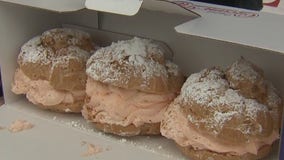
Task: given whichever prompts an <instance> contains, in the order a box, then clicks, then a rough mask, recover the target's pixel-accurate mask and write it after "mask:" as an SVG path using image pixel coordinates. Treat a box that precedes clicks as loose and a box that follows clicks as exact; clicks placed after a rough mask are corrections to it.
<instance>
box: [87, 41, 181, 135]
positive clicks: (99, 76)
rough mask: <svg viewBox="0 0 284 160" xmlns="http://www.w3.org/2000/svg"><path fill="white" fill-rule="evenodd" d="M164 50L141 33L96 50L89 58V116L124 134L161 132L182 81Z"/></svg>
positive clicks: (99, 125)
mask: <svg viewBox="0 0 284 160" xmlns="http://www.w3.org/2000/svg"><path fill="white" fill-rule="evenodd" d="M164 54H165V50H164V49H163V47H161V46H160V45H158V44H156V43H154V42H153V41H151V40H148V39H141V38H136V37H135V38H133V39H131V40H126V41H118V42H117V43H112V44H111V45H110V46H108V47H104V48H101V49H99V50H97V51H96V52H95V54H93V56H91V58H90V59H89V60H88V62H87V70H86V72H87V75H88V80H87V87H86V93H87V98H86V102H85V105H84V107H83V111H82V113H83V116H84V117H85V119H87V120H88V121H90V122H93V123H94V124H95V126H96V128H97V129H100V130H102V131H104V132H107V133H113V134H117V135H121V136H134V135H154V134H160V122H161V119H162V116H163V114H164V111H165V109H166V108H167V106H168V104H169V103H170V102H171V101H172V100H173V99H174V98H175V97H176V95H177V93H178V92H179V91H180V88H181V86H182V83H183V76H182V74H181V72H180V70H179V68H178V66H177V65H175V64H173V63H172V62H170V61H168V60H166V59H165V55H164Z"/></svg>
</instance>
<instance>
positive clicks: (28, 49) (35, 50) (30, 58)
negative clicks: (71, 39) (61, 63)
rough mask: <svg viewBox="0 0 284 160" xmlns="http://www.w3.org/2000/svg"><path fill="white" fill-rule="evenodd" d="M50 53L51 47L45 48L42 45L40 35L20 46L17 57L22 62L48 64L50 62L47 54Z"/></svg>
mask: <svg viewBox="0 0 284 160" xmlns="http://www.w3.org/2000/svg"><path fill="white" fill-rule="evenodd" d="M52 53H53V51H52V49H51V48H45V47H43V46H42V44H41V40H40V36H37V37H34V38H33V39H31V40H29V41H28V42H27V43H25V44H24V45H23V46H22V48H21V52H20V54H19V59H21V60H22V61H23V63H26V62H30V63H43V64H48V63H50V61H49V60H48V55H49V54H52Z"/></svg>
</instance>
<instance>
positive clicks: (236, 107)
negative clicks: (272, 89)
mask: <svg viewBox="0 0 284 160" xmlns="http://www.w3.org/2000/svg"><path fill="white" fill-rule="evenodd" d="M229 83H230V82H229V81H228V80H226V79H225V76H224V74H223V72H222V71H221V70H220V69H205V70H202V71H201V72H199V73H195V74H192V75H191V76H190V77H189V78H188V79H187V81H186V82H185V84H184V85H183V87H182V91H181V95H180V97H179V99H180V100H181V101H182V103H183V104H184V105H185V106H189V107H190V106H191V105H192V103H194V104H198V105H200V107H201V108H204V109H205V110H210V112H212V113H211V114H212V115H211V116H208V117H207V118H205V119H196V118H195V117H194V116H192V115H188V116H187V118H188V120H189V121H190V122H191V123H194V124H197V126H198V125H199V124H200V123H205V124H207V126H208V127H209V128H211V129H213V130H214V133H215V134H218V133H219V131H220V130H219V129H222V128H223V126H224V124H225V123H226V122H228V121H230V120H231V119H232V118H233V117H234V116H239V115H242V116H244V117H247V118H249V119H253V120H256V118H257V113H258V112H262V111H263V112H266V111H268V107H267V106H265V105H263V104H261V103H259V102H257V101H256V100H254V99H247V98H245V97H244V96H242V95H241V94H240V93H239V92H238V90H234V89H231V88H230V86H229ZM208 107H209V108H208ZM218 128H219V129H218ZM259 130H261V129H259ZM241 131H242V132H243V133H247V132H250V131H249V129H248V128H247V127H244V128H243V129H241Z"/></svg>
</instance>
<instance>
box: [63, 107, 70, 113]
mask: <svg viewBox="0 0 284 160" xmlns="http://www.w3.org/2000/svg"><path fill="white" fill-rule="evenodd" d="M64 111H65V112H67V113H68V112H71V111H72V110H71V109H70V108H66V109H65V110H64Z"/></svg>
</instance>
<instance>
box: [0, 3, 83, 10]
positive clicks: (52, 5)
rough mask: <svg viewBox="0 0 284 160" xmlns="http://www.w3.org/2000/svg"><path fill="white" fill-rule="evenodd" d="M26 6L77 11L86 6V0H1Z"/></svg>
mask: <svg viewBox="0 0 284 160" xmlns="http://www.w3.org/2000/svg"><path fill="white" fill-rule="evenodd" d="M1 1H4V2H11V3H16V4H21V5H25V6H31V7H36V8H42V9H47V10H51V11H57V12H68V11H76V10H80V9H83V8H85V5H84V3H85V0H1Z"/></svg>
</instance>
